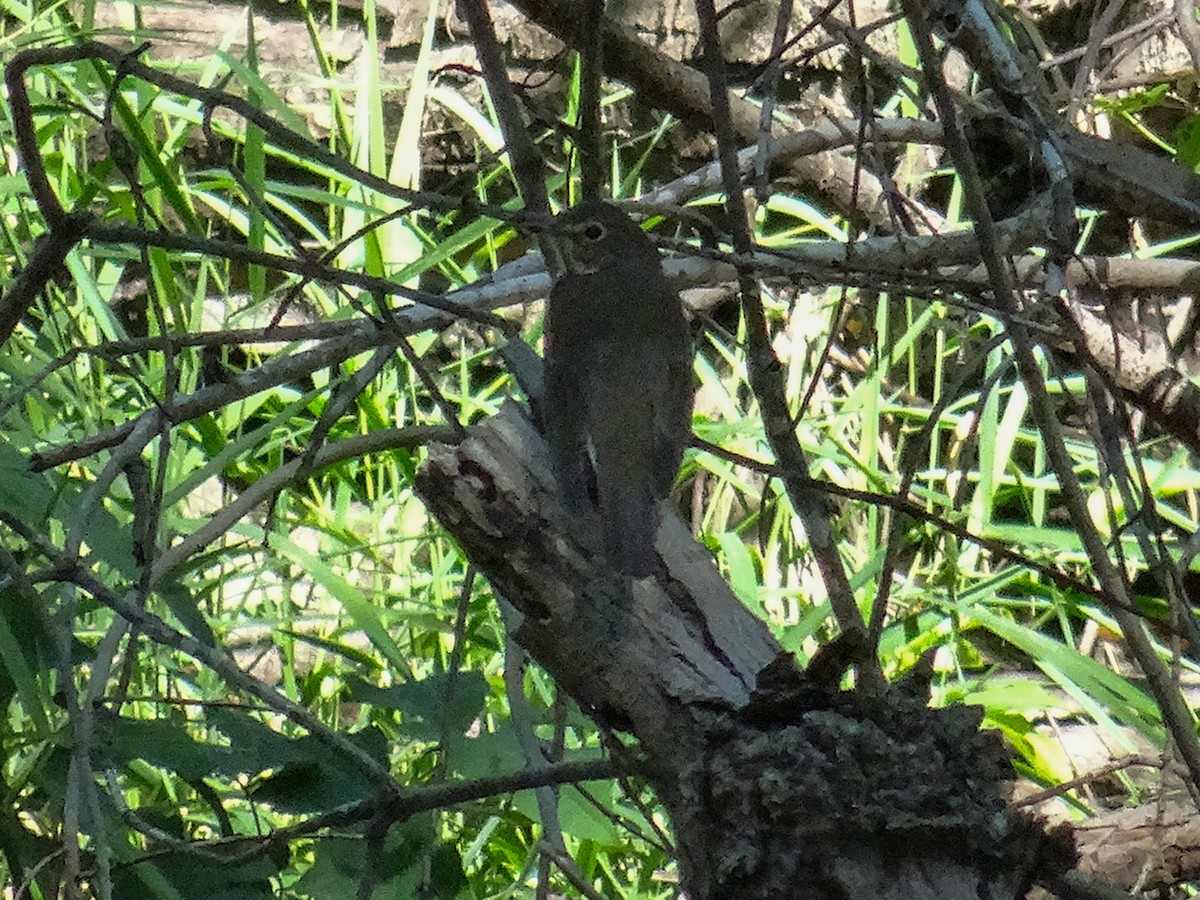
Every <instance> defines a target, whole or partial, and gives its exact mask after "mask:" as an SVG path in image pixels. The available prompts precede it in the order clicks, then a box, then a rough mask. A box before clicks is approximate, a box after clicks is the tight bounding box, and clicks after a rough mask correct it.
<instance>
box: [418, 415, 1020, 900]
mask: <svg viewBox="0 0 1200 900" xmlns="http://www.w3.org/2000/svg"><path fill="white" fill-rule="evenodd" d="M417 488H418V490H419V491H420V493H421V494H422V496H423V497H424V498H425V500H426V502H427V503H428V505H429V508H430V510H431V511H432V512H433V513H434V514H435V515H436V516H437V517H438V519H439V520H440V521H441V522H442V523H443V525H445V526H446V528H447V529H448V530H449V531H450V532H451V533H453V535H454V536H455V538H456V539H457V540H458V541H459V543H460V544H461V546H462V547H463V549H464V550H465V551H466V553H467V555H468V556H469V557H470V558H471V559H472V560H473V561H474V563H475V564H476V565H477V566H478V567H479V568H480V570H481V571H482V572H484V573H485V574H486V575H487V577H488V578H489V579H490V581H491V583H492V585H493V587H494V589H495V590H496V592H497V593H498V594H500V595H502V596H503V597H504V598H505V599H507V600H508V601H509V602H511V603H512V605H514V606H515V607H516V608H517V609H518V610H520V612H521V613H522V614H523V616H524V619H523V621H522V623H521V624H520V626H519V628H518V630H517V632H516V637H517V639H518V640H519V641H520V642H521V643H522V644H523V645H524V646H525V647H526V648H527V649H528V650H529V651H530V653H531V654H532V655H533V656H534V657H535V658H536V659H537V660H538V662H539V663H541V664H542V665H543V666H545V667H546V668H547V669H548V670H549V671H550V672H551V673H552V674H553V675H554V676H555V678H557V679H558V680H559V682H560V683H561V684H562V685H563V686H564V687H565V688H566V689H567V690H568V691H569V692H570V693H571V695H572V696H573V697H574V698H575V699H576V700H577V701H578V702H579V703H580V704H581V705H582V706H583V707H584V708H585V709H589V710H591V711H592V712H593V713H594V714H595V715H596V716H597V718H598V719H600V720H602V721H604V722H605V723H607V724H609V725H611V726H613V727H615V728H618V729H620V730H624V731H628V732H630V733H632V734H633V735H635V736H636V737H637V739H638V742H639V746H640V749H641V751H642V752H643V753H644V754H645V758H646V761H647V765H648V773H649V777H650V780H651V782H652V783H653V784H654V786H655V788H656V790H657V791H658V793H659V796H660V798H661V799H662V801H663V803H664V805H665V806H666V808H667V810H668V811H669V813H670V814H671V817H672V821H673V823H674V826H675V834H676V838H677V841H678V846H677V850H678V855H679V860H680V870H681V873H682V876H683V884H684V887H685V890H686V891H687V894H688V896H689V897H690V898H692V900H714V898H726V897H736V898H739V900H755V898H762V900H768V898H769V900H780V898H810V897H811V898H817V897H821V898H824V897H829V896H838V897H846V898H860V897H861V898H868V897H869V898H890V897H894V898H906V900H914V898H924V897H928V898H935V897H936V898H939V900H947V898H949V900H953V898H959V897H961V898H964V900H966V898H971V900H975V898H977V897H979V896H988V897H992V898H1004V897H1014V898H1015V897H1019V896H1023V894H1024V891H1025V889H1026V887H1027V883H1028V879H1029V877H1030V875H1031V873H1032V872H1033V871H1034V869H1035V868H1036V867H1037V865H1038V859H1039V848H1040V847H1041V846H1042V843H1043V838H1042V834H1041V831H1040V829H1039V828H1038V827H1037V826H1036V825H1034V824H1033V823H1032V821H1031V820H1029V819H1026V818H1022V817H1020V816H1018V815H1016V814H1014V813H1012V812H1011V811H1009V810H1008V809H1007V805H1006V801H1005V796H1006V792H1005V790H1004V785H1003V783H1004V780H1005V779H1006V778H1007V777H1009V774H1010V773H1009V771H1008V763H1007V756H1006V754H1005V752H1004V750H1003V748H1002V746H1001V744H1000V740H999V738H998V736H996V735H995V734H994V733H980V732H979V731H978V726H979V722H980V713H979V712H978V711H976V710H974V709H971V708H968V707H955V708H951V709H942V710H931V709H929V708H928V707H927V698H926V696H925V690H924V688H923V687H922V686H919V685H918V686H916V687H905V686H895V687H892V688H890V689H888V690H887V691H885V692H883V693H881V694H877V695H871V694H868V693H866V692H863V691H842V690H841V689H840V682H841V677H842V675H843V674H844V672H845V670H846V665H847V663H852V662H853V653H850V654H849V655H848V656H847V657H846V658H844V659H837V658H833V659H832V660H831V656H832V657H836V654H837V653H838V652H839V649H845V648H839V645H838V644H837V643H836V642H835V643H834V644H833V645H832V649H831V650H829V651H826V654H825V657H824V660H823V661H822V662H817V661H814V663H813V664H812V665H810V667H809V671H808V672H807V673H805V672H800V671H799V670H798V669H797V668H796V667H795V665H794V663H793V662H792V658H791V655H790V654H788V653H786V652H784V651H783V650H782V648H781V647H780V646H779V645H778V643H777V642H776V641H775V640H774V638H773V637H772V636H771V634H770V633H769V631H768V630H767V628H766V626H765V625H764V624H763V623H762V622H760V621H759V620H757V619H756V618H754V617H753V616H752V615H751V614H750V612H749V611H748V610H747V609H746V607H745V605H744V604H742V603H741V602H740V601H739V600H738V599H737V598H736V597H735V596H734V595H733V593H732V592H731V591H730V589H729V587H728V585H727V584H726V583H725V582H724V581H723V580H722V579H721V577H720V574H719V572H718V571H717V569H716V567H715V566H714V564H713V562H712V560H711V558H710V557H709V554H708V553H707V551H705V550H704V549H703V548H702V547H701V546H699V545H698V544H697V543H696V542H695V541H694V540H692V538H691V536H690V535H689V533H688V531H687V529H686V527H685V526H684V525H683V523H682V522H680V521H679V519H678V518H677V517H676V516H675V515H673V514H672V513H671V512H670V511H669V510H667V509H665V508H664V510H663V518H664V523H663V527H662V528H661V529H660V531H659V534H658V539H657V543H656V547H657V549H658V551H659V554H660V556H661V559H662V563H663V565H662V568H661V569H660V570H659V571H657V572H656V573H655V576H654V577H653V578H649V579H642V580H639V581H635V582H623V581H622V580H621V579H620V578H619V577H617V576H615V575H614V574H613V573H612V572H611V571H610V570H609V567H608V563H607V562H606V560H605V557H604V554H603V552H602V551H601V547H600V536H599V526H598V524H597V522H596V521H594V517H587V516H585V517H582V518H572V517H570V516H569V515H568V513H567V512H566V511H565V510H564V509H563V507H562V506H561V505H560V503H559V502H558V498H557V492H556V488H555V485H554V483H553V480H552V477H551V476H550V474H549V464H548V459H547V455H546V450H545V446H544V444H543V443H542V440H541V437H540V436H539V435H538V434H537V432H536V431H535V429H534V428H533V426H532V424H531V423H530V422H529V421H527V419H526V418H525V417H524V415H523V414H522V413H521V411H520V410H519V409H518V407H516V406H515V405H511V404H510V405H509V406H507V407H505V409H503V410H502V411H501V412H500V414H498V415H496V416H494V417H493V418H491V419H489V420H487V421H485V422H482V423H480V424H478V425H476V426H474V427H472V428H471V429H469V431H468V437H467V439H466V440H464V441H463V442H462V443H461V444H458V445H456V446H453V447H448V446H438V445H435V446H433V447H431V448H430V454H429V460H428V462H427V464H426V465H425V466H424V467H423V469H422V471H421V472H420V473H419V474H418V478H417ZM817 672H821V673H823V674H821V675H817V674H816V673H817Z"/></svg>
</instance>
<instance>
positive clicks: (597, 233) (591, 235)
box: [583, 222, 608, 241]
mask: <svg viewBox="0 0 1200 900" xmlns="http://www.w3.org/2000/svg"><path fill="white" fill-rule="evenodd" d="M606 234H608V231H607V230H606V229H605V227H604V226H603V225H601V224H600V223H599V222H589V223H588V224H587V225H586V226H584V229H583V236H584V237H585V238H587V239H588V240H589V241H599V240H603V238H604V235H606Z"/></svg>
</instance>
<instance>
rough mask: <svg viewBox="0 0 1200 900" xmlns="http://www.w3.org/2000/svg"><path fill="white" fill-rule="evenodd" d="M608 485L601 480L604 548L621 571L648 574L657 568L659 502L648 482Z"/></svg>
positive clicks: (631, 574)
mask: <svg viewBox="0 0 1200 900" xmlns="http://www.w3.org/2000/svg"><path fill="white" fill-rule="evenodd" d="M608 487H609V489H608V490H605V489H604V485H603V482H601V493H600V515H601V517H602V518H603V520H604V544H605V549H606V551H607V553H608V556H609V558H610V559H611V560H612V561H613V563H614V564H616V566H617V568H618V569H619V570H620V571H621V573H622V574H624V575H629V576H631V577H633V578H645V577H646V576H648V575H650V574H651V573H652V572H653V571H654V565H655V559H656V556H655V552H654V536H655V534H656V532H657V531H658V503H657V501H656V500H655V499H654V497H653V496H652V495H651V493H650V491H649V490H647V489H646V486H645V485H641V486H639V487H640V488H641V489H640V490H639V489H637V488H635V487H634V486H631V485H628V484H617V485H615V486H614V485H610V486H608Z"/></svg>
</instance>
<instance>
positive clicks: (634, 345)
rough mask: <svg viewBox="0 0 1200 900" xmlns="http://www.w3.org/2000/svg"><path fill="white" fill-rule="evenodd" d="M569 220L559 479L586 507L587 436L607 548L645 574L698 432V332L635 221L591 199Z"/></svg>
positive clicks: (561, 318) (553, 384) (559, 383)
mask: <svg viewBox="0 0 1200 900" xmlns="http://www.w3.org/2000/svg"><path fill="white" fill-rule="evenodd" d="M560 220H561V222H562V229H561V230H559V231H557V232H556V234H557V235H558V237H559V240H560V245H561V246H562V247H563V251H564V256H565V262H566V267H567V272H566V274H564V275H563V276H562V277H561V278H559V279H558V281H557V282H556V283H555V285H554V289H553V290H552V291H551V293H550V309H549V313H548V314H547V322H546V332H547V349H546V400H545V408H546V433H547V439H548V441H549V444H550V455H551V460H552V463H553V466H554V474H555V476H556V478H557V479H558V482H559V485H560V488H561V490H562V493H563V496H564V497H565V499H566V500H567V502H568V504H569V505H570V506H571V507H572V508H574V509H576V510H583V509H586V507H587V505H588V472H589V461H588V444H589V441H590V443H591V448H592V453H593V455H594V458H595V469H596V488H597V495H598V500H599V504H600V516H601V519H602V521H603V524H604V541H605V547H606V551H607V553H608V555H609V557H610V558H611V559H612V561H613V563H614V564H615V565H616V566H617V568H618V569H619V570H620V571H621V572H622V573H623V574H626V575H630V576H633V577H635V578H641V577H645V576H647V575H649V574H650V572H651V571H652V569H653V564H654V535H655V532H656V531H657V528H658V509H657V507H658V501H659V500H661V499H662V498H663V497H665V496H666V495H667V492H668V491H669V490H670V489H671V485H672V483H673V482H674V480H675V476H676V475H677V474H678V472H679V464H680V462H681V460H682V458H683V449H684V446H685V445H686V443H687V439H688V435H689V434H690V433H691V417H692V347H691V339H690V336H689V334H688V328H687V322H686V320H685V319H684V316H683V308H682V306H681V305H680V301H679V296H678V295H677V294H676V293H675V292H674V291H673V290H671V287H670V285H669V284H668V283H667V280H666V278H665V277H664V276H663V273H662V265H661V262H660V260H659V256H658V251H657V250H655V249H654V245H653V244H651V243H650V240H649V239H648V238H647V237H646V235H645V233H644V232H643V231H642V230H641V229H640V228H639V227H638V226H637V225H636V224H635V223H634V222H633V221H632V220H631V219H630V218H629V217H628V216H626V215H625V214H624V213H623V212H621V211H620V210H619V209H617V208H616V207H614V206H610V205H608V204H605V203H587V204H582V205H580V206H577V207H575V208H574V209H572V210H571V211H570V212H567V213H565V214H564V215H562V216H561V217H560Z"/></svg>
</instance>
